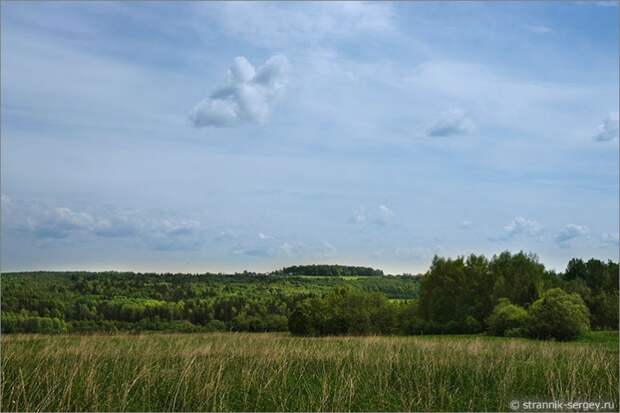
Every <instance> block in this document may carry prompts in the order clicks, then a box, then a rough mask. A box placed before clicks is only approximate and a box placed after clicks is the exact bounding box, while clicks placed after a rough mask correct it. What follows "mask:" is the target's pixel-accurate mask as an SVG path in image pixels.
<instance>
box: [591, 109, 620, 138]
mask: <svg viewBox="0 0 620 413" xmlns="http://www.w3.org/2000/svg"><path fill="white" fill-rule="evenodd" d="M618 118H619V116H618V112H612V113H610V114H609V115H607V117H606V118H605V119H603V121H602V122H601V123H600V124H599V125H598V132H597V133H596V135H594V140H595V141H597V142H607V141H612V140H615V139H618V130H619V127H618V124H619V122H618Z"/></svg>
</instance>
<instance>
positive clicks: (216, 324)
mask: <svg viewBox="0 0 620 413" xmlns="http://www.w3.org/2000/svg"><path fill="white" fill-rule="evenodd" d="M204 329H205V331H207V332H216V331H226V330H228V328H227V327H226V323H224V322H223V321H220V320H211V321H209V322H208V323H207V325H205V327H204Z"/></svg>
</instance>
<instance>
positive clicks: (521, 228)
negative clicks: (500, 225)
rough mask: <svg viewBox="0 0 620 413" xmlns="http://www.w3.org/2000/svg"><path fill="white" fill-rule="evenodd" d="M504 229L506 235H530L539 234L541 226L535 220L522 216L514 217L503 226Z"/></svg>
mask: <svg viewBox="0 0 620 413" xmlns="http://www.w3.org/2000/svg"><path fill="white" fill-rule="evenodd" d="M504 231H506V235H507V236H508V237H514V236H516V235H527V236H531V237H532V236H536V235H538V234H540V232H541V231H542V228H541V226H540V224H539V223H538V222H536V221H533V220H530V219H526V218H523V217H515V219H513V220H512V222H511V223H510V224H508V225H506V226H505V227H504Z"/></svg>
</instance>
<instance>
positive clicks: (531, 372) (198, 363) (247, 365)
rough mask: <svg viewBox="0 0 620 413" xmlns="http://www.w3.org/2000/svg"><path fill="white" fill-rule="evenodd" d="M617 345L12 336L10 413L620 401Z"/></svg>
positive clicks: (469, 339) (603, 338)
mask: <svg viewBox="0 0 620 413" xmlns="http://www.w3.org/2000/svg"><path fill="white" fill-rule="evenodd" d="M617 346H618V333H617V332H613V333H607V332H602V333H593V334H592V335H590V336H588V337H586V338H584V339H583V340H581V341H579V342H572V343H557V342H544V341H534V340H526V339H504V338H493V337H483V336H427V337H325V338H296V337H290V336H288V335H285V334H242V333H217V334H187V335H183V334H170V335H166V334H143V335H110V336H107V335H91V336H79V335H64V336H43V335H28V336H26V335H14V336H4V337H2V410H3V411H123V410H124V411H137V410H139V411H408V410H413V411H438V410H439V411H468V410H476V411H505V410H508V403H509V401H510V400H513V399H527V398H532V399H551V400H565V401H570V400H604V401H607V400H609V401H615V402H616V403H617V401H618V350H617ZM614 347H615V348H614ZM616 406H617V404H616Z"/></svg>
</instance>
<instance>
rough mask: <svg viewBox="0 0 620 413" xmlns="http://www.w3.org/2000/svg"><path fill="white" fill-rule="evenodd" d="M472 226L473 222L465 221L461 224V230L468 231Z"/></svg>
mask: <svg viewBox="0 0 620 413" xmlns="http://www.w3.org/2000/svg"><path fill="white" fill-rule="evenodd" d="M472 225H473V224H472V222H471V221H468V220H465V221H463V222H461V224H460V225H459V228H461V229H468V228H471V226H472Z"/></svg>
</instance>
